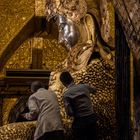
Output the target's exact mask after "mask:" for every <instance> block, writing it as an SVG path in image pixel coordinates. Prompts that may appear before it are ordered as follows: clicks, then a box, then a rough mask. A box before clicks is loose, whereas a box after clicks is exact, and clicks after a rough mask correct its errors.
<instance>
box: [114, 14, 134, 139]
mask: <svg viewBox="0 0 140 140" xmlns="http://www.w3.org/2000/svg"><path fill="white" fill-rule="evenodd" d="M115 27H116V37H115V39H116V42H115V44H116V46H115V48H116V117H117V130H118V131H117V140H131V139H132V137H131V133H130V129H131V125H130V50H129V48H128V44H127V42H126V38H125V35H124V32H123V29H122V27H121V24H120V22H119V20H118V17H117V15H116V26H115Z"/></svg>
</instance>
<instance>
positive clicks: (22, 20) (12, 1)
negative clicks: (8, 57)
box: [0, 0, 34, 55]
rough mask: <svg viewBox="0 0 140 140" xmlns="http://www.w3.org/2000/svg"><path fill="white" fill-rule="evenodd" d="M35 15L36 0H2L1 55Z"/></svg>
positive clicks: (0, 7) (0, 11) (0, 12)
mask: <svg viewBox="0 0 140 140" xmlns="http://www.w3.org/2000/svg"><path fill="white" fill-rule="evenodd" d="M33 15H34V0H1V1H0V21H1V22H0V55H1V54H2V53H3V51H4V50H5V49H6V47H7V45H8V44H9V43H10V42H11V41H12V39H13V38H14V37H15V36H16V35H17V34H18V32H19V31H20V30H21V29H22V28H23V27H24V25H25V24H26V23H27V21H28V20H30V18H31V17H32V16H33Z"/></svg>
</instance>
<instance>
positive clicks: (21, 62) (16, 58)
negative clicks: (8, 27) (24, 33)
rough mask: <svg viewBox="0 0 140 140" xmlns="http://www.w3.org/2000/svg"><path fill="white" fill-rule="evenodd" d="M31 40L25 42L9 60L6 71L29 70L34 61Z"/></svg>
mask: <svg viewBox="0 0 140 140" xmlns="http://www.w3.org/2000/svg"><path fill="white" fill-rule="evenodd" d="M31 44H32V43H31V40H27V41H25V42H24V43H23V44H22V45H21V46H20V47H19V48H18V49H17V50H16V51H15V53H14V54H13V56H12V57H11V58H10V59H9V60H8V62H7V64H6V65H5V67H4V69H29V68H30V66H31V61H32V45H31Z"/></svg>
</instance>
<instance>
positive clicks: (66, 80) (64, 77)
mask: <svg viewBox="0 0 140 140" xmlns="http://www.w3.org/2000/svg"><path fill="white" fill-rule="evenodd" d="M60 81H61V82H62V83H63V84H64V85H69V84H70V83H71V82H73V81H74V80H73V78H72V76H71V74H70V73H69V72H68V71H64V72H62V73H61V75H60Z"/></svg>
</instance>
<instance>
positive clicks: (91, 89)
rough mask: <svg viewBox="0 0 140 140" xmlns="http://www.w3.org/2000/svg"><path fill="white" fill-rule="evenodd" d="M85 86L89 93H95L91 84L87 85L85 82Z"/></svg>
mask: <svg viewBox="0 0 140 140" xmlns="http://www.w3.org/2000/svg"><path fill="white" fill-rule="evenodd" d="M86 87H87V88H88V90H89V91H90V93H95V92H96V88H95V87H93V86H89V85H87V84H86Z"/></svg>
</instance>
